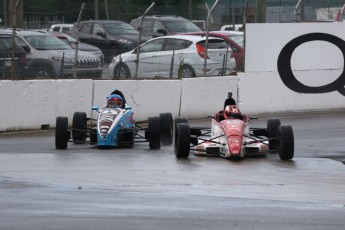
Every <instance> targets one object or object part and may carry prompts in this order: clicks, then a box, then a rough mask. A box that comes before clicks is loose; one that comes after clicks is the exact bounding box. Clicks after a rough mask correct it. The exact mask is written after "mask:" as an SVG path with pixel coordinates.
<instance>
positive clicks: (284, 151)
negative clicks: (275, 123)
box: [278, 125, 295, 160]
mask: <svg viewBox="0 0 345 230" xmlns="http://www.w3.org/2000/svg"><path fill="white" fill-rule="evenodd" d="M278 140H279V146H278V153H279V158H280V159H281V160H291V159H292V158H293V156H294V151H295V150H294V149H295V144H294V134H293V130H292V127H291V126H290V125H287V126H280V128H279V129H278Z"/></svg>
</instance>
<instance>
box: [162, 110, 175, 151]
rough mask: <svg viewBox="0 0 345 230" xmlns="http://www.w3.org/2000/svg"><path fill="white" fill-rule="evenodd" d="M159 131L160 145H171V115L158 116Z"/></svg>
mask: <svg viewBox="0 0 345 230" xmlns="http://www.w3.org/2000/svg"><path fill="white" fill-rule="evenodd" d="M159 129H160V135H161V143H162V145H171V144H172V143H173V119H172V114H171V113H161V114H159Z"/></svg>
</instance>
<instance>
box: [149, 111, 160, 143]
mask: <svg viewBox="0 0 345 230" xmlns="http://www.w3.org/2000/svg"><path fill="white" fill-rule="evenodd" d="M159 134H160V133H159V117H149V121H148V138H149V146H150V149H159V148H160V147H161V140H160V135H159Z"/></svg>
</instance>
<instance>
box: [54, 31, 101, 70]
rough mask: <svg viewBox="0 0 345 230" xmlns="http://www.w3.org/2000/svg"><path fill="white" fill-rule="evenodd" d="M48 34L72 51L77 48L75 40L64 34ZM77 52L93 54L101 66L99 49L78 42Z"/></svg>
mask: <svg viewBox="0 0 345 230" xmlns="http://www.w3.org/2000/svg"><path fill="white" fill-rule="evenodd" d="M50 34H52V35H53V36H55V37H57V38H59V39H60V40H61V41H63V42H65V43H66V44H68V45H70V46H71V47H72V48H73V49H76V48H77V40H76V39H75V38H73V37H71V36H70V35H68V34H65V33H60V32H50ZM78 50H82V51H87V52H90V53H93V54H94V55H96V56H97V57H99V58H100V59H101V62H102V66H103V64H104V55H103V52H102V50H101V49H100V48H98V47H97V46H93V45H90V44H87V43H84V42H79V43H78Z"/></svg>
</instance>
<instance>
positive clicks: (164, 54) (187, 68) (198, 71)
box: [109, 35, 236, 79]
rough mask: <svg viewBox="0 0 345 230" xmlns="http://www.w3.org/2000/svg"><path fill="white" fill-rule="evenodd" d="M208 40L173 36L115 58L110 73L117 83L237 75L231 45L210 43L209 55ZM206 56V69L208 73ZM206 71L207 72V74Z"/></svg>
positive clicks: (149, 43) (215, 41)
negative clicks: (131, 80)
mask: <svg viewBox="0 0 345 230" xmlns="http://www.w3.org/2000/svg"><path fill="white" fill-rule="evenodd" d="M205 44H206V38H205V37H204V36H192V35H171V36H163V37H158V38H154V39H151V40H149V41H147V42H146V43H144V44H143V45H141V46H140V55H139V62H138V67H137V62H136V57H137V50H136V49H134V50H132V51H130V52H127V53H123V54H121V55H118V56H116V57H114V58H113V60H112V62H111V63H110V65H109V71H110V73H112V75H113V77H114V79H123V78H131V77H133V76H135V72H136V70H137V74H138V75H137V76H136V77H139V78H140V77H144V78H153V77H154V78H157V77H158V78H185V77H202V76H218V75H228V74H231V73H233V72H235V67H236V61H235V59H234V57H233V54H232V50H231V48H230V47H229V46H228V44H227V43H226V42H225V41H224V40H223V39H219V38H210V39H208V43H207V44H208V45H207V47H208V49H207V54H206V48H205ZM206 55H207V56H206ZM205 56H206V69H205ZM204 69H205V71H204Z"/></svg>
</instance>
